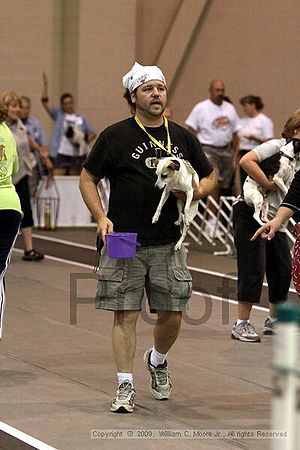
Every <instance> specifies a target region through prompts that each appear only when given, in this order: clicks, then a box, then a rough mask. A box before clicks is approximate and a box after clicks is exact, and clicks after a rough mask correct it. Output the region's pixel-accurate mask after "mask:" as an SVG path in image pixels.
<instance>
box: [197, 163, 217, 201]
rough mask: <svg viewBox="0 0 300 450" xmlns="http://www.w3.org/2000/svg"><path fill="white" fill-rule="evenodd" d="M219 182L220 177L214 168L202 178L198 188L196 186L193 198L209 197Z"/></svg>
mask: <svg viewBox="0 0 300 450" xmlns="http://www.w3.org/2000/svg"><path fill="white" fill-rule="evenodd" d="M217 183H218V177H217V174H216V172H215V171H214V170H213V171H212V172H211V173H210V174H209V175H208V176H207V177H204V178H201V180H200V181H199V185H198V186H197V188H196V189H195V187H194V196H193V200H200V199H201V198H205V197H207V196H208V195H209V194H210V193H211V192H212V191H213V190H214V189H215V188H216V186H217Z"/></svg>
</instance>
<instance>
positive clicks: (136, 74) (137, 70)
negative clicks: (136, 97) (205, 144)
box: [123, 62, 166, 92]
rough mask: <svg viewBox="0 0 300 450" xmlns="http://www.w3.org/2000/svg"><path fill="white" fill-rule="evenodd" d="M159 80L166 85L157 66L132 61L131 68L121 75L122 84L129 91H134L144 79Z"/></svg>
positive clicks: (144, 81)
mask: <svg viewBox="0 0 300 450" xmlns="http://www.w3.org/2000/svg"><path fill="white" fill-rule="evenodd" d="M151 80H160V81H162V82H163V83H164V85H165V86H166V79H165V77H164V74H163V73H162V71H161V70H160V68H159V67H157V66H142V65H141V64H139V63H137V62H136V63H134V65H133V66H132V68H131V69H130V71H129V72H128V73H126V75H124V77H123V86H124V88H126V89H128V90H129V92H132V91H134V90H135V89H136V88H138V87H139V86H140V85H141V84H143V83H146V81H151Z"/></svg>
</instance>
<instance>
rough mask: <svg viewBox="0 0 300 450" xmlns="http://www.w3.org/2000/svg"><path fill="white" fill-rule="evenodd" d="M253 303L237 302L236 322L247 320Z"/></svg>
mask: <svg viewBox="0 0 300 450" xmlns="http://www.w3.org/2000/svg"><path fill="white" fill-rule="evenodd" d="M252 306H253V303H250V302H238V320H249V319H250V314H251V309H252Z"/></svg>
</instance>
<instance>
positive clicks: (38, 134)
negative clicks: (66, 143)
mask: <svg viewBox="0 0 300 450" xmlns="http://www.w3.org/2000/svg"><path fill="white" fill-rule="evenodd" d="M22 122H23V123H24V125H25V126H26V128H27V131H28V133H29V134H30V136H31V137H32V139H34V140H35V142H37V143H38V144H39V145H40V146H41V147H44V146H45V145H47V138H46V134H45V131H44V128H43V126H42V124H41V122H40V121H39V120H38V119H37V118H36V117H33V116H29V117H28V119H25V120H22Z"/></svg>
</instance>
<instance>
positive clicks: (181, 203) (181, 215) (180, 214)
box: [174, 198, 183, 225]
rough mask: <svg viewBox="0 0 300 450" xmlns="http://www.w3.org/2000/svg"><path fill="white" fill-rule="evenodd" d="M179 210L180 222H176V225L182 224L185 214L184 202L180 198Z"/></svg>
mask: <svg viewBox="0 0 300 450" xmlns="http://www.w3.org/2000/svg"><path fill="white" fill-rule="evenodd" d="M177 209H178V213H179V216H178V220H176V222H174V225H180V224H181V222H182V221H183V214H182V211H183V202H182V200H179V198H178V199H177Z"/></svg>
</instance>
